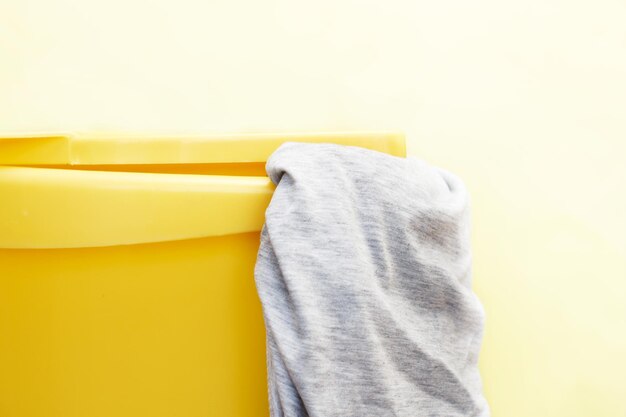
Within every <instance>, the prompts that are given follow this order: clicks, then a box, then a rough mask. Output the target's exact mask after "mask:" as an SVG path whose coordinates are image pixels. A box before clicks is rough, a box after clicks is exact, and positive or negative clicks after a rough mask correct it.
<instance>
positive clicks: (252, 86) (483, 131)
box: [0, 0, 626, 417]
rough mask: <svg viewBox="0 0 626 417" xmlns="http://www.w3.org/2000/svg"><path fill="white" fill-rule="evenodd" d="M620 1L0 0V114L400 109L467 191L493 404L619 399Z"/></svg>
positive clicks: (236, 116)
mask: <svg viewBox="0 0 626 417" xmlns="http://www.w3.org/2000/svg"><path fill="white" fill-rule="evenodd" d="M625 22H626V3H624V2H623V1H621V0H614V1H611V0H599V1H587V2H582V1H571V0H547V1H545V0H528V1H517V2H515V1H509V0H507V1H495V0H492V1H490V0H478V1H474V2H467V1H460V0H454V1H452V0H443V1H409V0H403V1H371V0H358V1H357V0H355V1H343V0H318V1H293V0H274V1H252V0H249V1H243V0H219V1H215V0H209V1H207V0H203V1H200V0H198V1H191V0H177V1H165V0H151V1H148V0H140V1H132V0H130V1H129V0H124V1H121V0H107V1H95V0H82V1H79V0H52V1H51V0H36V1H35V0H0V133H2V134H11V133H13V132H24V131H29V132H30V131H58V130H62V131H68V130H69V131H115V132H119V131H122V132H135V131H141V132H158V133H222V132H259V131H261V132H269V131H294V130H296V131H303V130H315V131H320V130H355V129H358V130H363V129H398V130H403V131H405V132H406V133H407V135H408V140H409V153H410V154H411V155H413V156H417V157H420V158H423V159H426V160H427V161H429V162H431V163H433V164H436V165H439V166H441V167H444V168H447V169H449V170H451V171H453V172H455V173H456V174H458V175H459V176H461V177H462V178H463V179H464V180H465V182H466V184H467V185H468V187H469V189H470V192H471V194H472V207H473V222H474V223H473V228H474V234H473V245H474V261H475V263H474V266H475V268H474V280H475V288H476V291H477V292H478V294H479V296H480V297H481V299H482V301H483V302H484V305H485V308H486V312H487V328H486V335H485V344H484V348H483V352H482V358H481V369H482V373H483V378H484V383H485V392H486V395H487V397H488V400H489V402H490V405H491V407H492V410H493V415H494V416H502V417H505V416H506V417H517V416H520V417H522V416H523V417H527V416H550V417H561V416H563V417H565V416H567V417H577V416H581V417H583V416H584V417H588V416H626V401H624V399H625V398H626V384H624V375H626V329H625V327H626V324H625V321H626V299H625V298H626V216H625V213H626V163H625V161H624V159H626V120H625V118H626V24H625Z"/></svg>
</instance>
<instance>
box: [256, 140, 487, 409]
mask: <svg viewBox="0 0 626 417" xmlns="http://www.w3.org/2000/svg"><path fill="white" fill-rule="evenodd" d="M266 170H267V174H268V175H269V177H270V178H271V180H272V181H273V182H274V183H275V184H276V186H277V187H276V190H275V192H274V195H273V197H272V200H271V203H270V205H269V206H268V208H267V210H266V213H265V225H264V226H263V229H262V232H261V245H260V248H259V252H258V257H257V263H256V267H255V281H256V286H257V291H258V294H259V297H260V299H261V303H262V306H263V314H264V320H265V327H266V332H267V365H268V387H269V400H270V412H271V415H272V417H283V416H285V417H296V416H298V417H299V416H310V417H334V416H337V417H339V416H342V417H345V416H355V417H356V416H358V417H367V416H376V417H384V416H400V417H404V416H411V417H414V416H479V417H487V416H488V415H489V408H488V405H487V403H486V401H485V399H484V397H483V394H482V385H481V380H480V375H479V372H478V367H477V362H478V353H479V350H480V345H481V340H482V332H483V322H484V312H483V309H482V306H481V304H480V302H479V301H478V299H477V297H476V296H475V294H474V293H473V292H472V289H471V252H470V245H469V243H470V242H469V240H470V219H469V197H468V194H467V191H466V189H465V186H464V185H463V183H462V182H461V181H460V180H459V179H458V178H457V177H456V176H454V175H453V174H451V173H449V172H447V171H445V170H442V169H439V168H437V167H433V166H430V165H429V164H427V163H425V162H424V161H421V160H419V159H416V158H411V157H409V158H398V157H393V156H390V155H387V154H383V153H380V152H376V151H371V150H367V149H363V148H358V147H352V146H342V145H334V144H308V143H294V142H287V143H284V144H283V145H281V146H280V148H278V149H277V150H276V151H275V152H274V153H273V154H272V155H271V157H270V158H269V160H268V161H267V165H266Z"/></svg>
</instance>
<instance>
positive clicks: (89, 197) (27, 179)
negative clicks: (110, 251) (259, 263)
mask: <svg viewBox="0 0 626 417" xmlns="http://www.w3.org/2000/svg"><path fill="white" fill-rule="evenodd" d="M96 137H97V136H96V135H91V136H87V135H83V136H76V137H74V136H41V137H36V136H34V137H26V136H25V137H22V138H2V139H0V162H2V163H4V164H10V165H28V166H4V167H3V166H0V198H1V199H2V200H3V203H2V204H1V205H0V248H74V247H93V246H111V245H123V244H136V243H149V242H162V241H169V240H180V239H190V238H198V237H205V236H217V235H225V234H233V233H244V232H251V231H259V230H260V229H261V226H262V225H263V219H264V208H265V207H266V206H267V204H268V203H269V200H270V198H271V194H272V191H273V185H272V184H271V182H270V180H269V179H268V178H267V177H266V176H264V167H263V161H264V160H265V158H267V157H268V156H269V155H270V154H271V152H272V151H273V150H275V149H276V148H278V146H279V145H280V144H281V143H283V142H285V141H300V142H302V141H308V142H318V143H319V142H333V143H339V144H343V145H352V146H361V147H366V148H369V149H373V150H378V151H382V152H388V153H390V154H392V155H396V156H402V155H404V154H405V146H404V137H403V136H402V135H401V134H398V133H318V134H278V135H245V136H236V137H234V136H216V137H204V138H202V137H194V138H191V137H187V138H152V139H151V138H150V137H135V138H130V137H108V138H104V139H103V138H98V139H94V138H96ZM47 151H49V153H46V152H47ZM225 161H227V162H228V163H225ZM38 164H41V165H40V166H37V165H38ZM44 167H45V168H44ZM51 167H52V168H51ZM59 168H61V169H59ZM110 171H123V172H110ZM155 173H159V175H155ZM182 173H192V174H213V175H180V174H182ZM215 174H221V175H215ZM224 174H227V175H224ZM238 174H239V175H238ZM240 174H244V175H240ZM250 174H257V175H258V176H249V175H250ZM259 174H261V175H263V176H260V175H259Z"/></svg>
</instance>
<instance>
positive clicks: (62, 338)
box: [0, 134, 404, 417]
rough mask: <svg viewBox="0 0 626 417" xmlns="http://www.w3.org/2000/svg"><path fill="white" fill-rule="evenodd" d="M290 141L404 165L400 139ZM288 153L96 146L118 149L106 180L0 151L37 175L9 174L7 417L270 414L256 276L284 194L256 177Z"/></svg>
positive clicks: (46, 145)
mask: <svg viewBox="0 0 626 417" xmlns="http://www.w3.org/2000/svg"><path fill="white" fill-rule="evenodd" d="M287 137H288V136H282V137H281V138H283V139H285V138H287ZM289 138H290V139H291V140H293V139H294V138H295V139H311V140H312V141H321V140H323V141H333V140H334V139H337V142H340V143H343V144H355V145H367V146H368V147H371V148H373V149H379V150H383V151H387V152H389V153H392V154H395V155H398V156H403V155H404V143H403V139H402V137H401V136H398V135H395V134H390V135H384V134H383V135H379V136H377V139H373V136H368V135H365V136H363V137H361V136H359V135H358V134H356V135H346V136H336V135H335V136H332V137H329V136H327V135H326V136H325V135H318V136H315V137H312V136H310V135H308V136H306V137H300V136H296V137H289ZM333 138H334V139H333ZM280 140H282V139H277V138H270V139H267V138H266V137H257V138H256V139H255V140H254V141H252V140H250V141H248V142H247V146H251V147H253V148H254V147H255V146H256V145H258V148H256V150H248V151H247V153H246V156H245V157H237V156H236V155H235V153H234V151H233V150H232V149H231V148H230V147H231V146H233V149H236V150H237V151H240V150H241V143H242V141H237V140H235V141H233V142H232V143H231V142H228V141H220V142H219V143H220V145H219V147H217V145H216V144H215V143H213V144H211V145H210V146H209V145H207V144H206V143H204V144H203V143H201V142H202V141H200V142H197V143H194V144H193V145H194V147H197V148H203V147H206V149H209V148H211V146H212V147H213V149H214V150H215V151H216V152H217V150H218V148H219V149H221V154H220V155H221V156H220V155H217V156H216V155H214V154H211V153H205V154H202V153H201V154H193V155H192V154H186V156H185V158H183V159H185V160H187V161H192V162H193V163H192V164H189V165H186V164H184V163H181V159H180V158H178V156H176V157H175V158H172V159H171V160H168V159H170V158H169V157H168V153H167V152H163V153H162V152H160V151H159V147H158V146H157V144H158V143H160V142H159V140H157V141H156V142H154V143H152V142H151V141H150V140H149V139H142V140H141V143H140V144H136V143H130V142H127V141H126V140H125V139H124V140H119V141H116V140H115V138H113V139H112V143H111V144H106V143H104V142H102V143H100V142H98V143H96V145H95V146H96V148H95V149H104V148H108V149H109V150H110V151H111V152H113V149H120V151H119V153H117V154H115V155H114V153H110V154H109V156H110V157H111V159H108V158H106V159H102V158H97V156H98V155H99V153H98V152H95V151H94V153H93V154H92V157H91V159H89V160H90V161H92V162H94V163H95V162H97V163H98V164H102V165H76V164H74V165H64V162H63V161H65V163H67V162H68V161H69V162H76V161H77V160H81V161H83V162H84V161H85V158H86V155H87V154H89V153H90V152H88V149H87V147H86V144H87V143H88V142H84V143H82V145H83V147H79V148H80V151H76V149H78V148H74V147H73V146H70V147H69V148H68V147H67V144H68V143H72V141H71V140H69V139H67V138H46V139H42V140H40V139H26V140H24V142H20V141H18V140H15V139H2V140H0V154H1V153H2V150H4V151H6V153H4V154H2V155H3V156H2V157H3V158H4V162H5V163H7V162H9V161H10V162H11V163H12V164H13V165H17V164H20V163H21V164H23V165H31V166H0V203H1V204H0V417H111V416H119V417H126V416H128V417H131V416H132V417H175V416H184V417H252V416H255V417H257V416H266V415H268V404H267V386H266V371H265V369H266V365H265V333H264V328H263V318H262V312H261V306H260V303H259V301H258V298H257V295H256V289H255V286H254V279H253V271H254V263H255V261H256V254H257V250H258V244H259V230H260V228H261V226H262V224H263V218H264V211H265V208H266V206H267V204H268V202H269V200H270V198H271V195H272V191H273V185H272V184H271V183H270V181H269V179H268V178H267V177H265V176H250V174H251V173H252V172H255V170H256V172H258V170H259V168H260V167H261V166H262V164H259V162H260V161H258V160H259V159H262V157H263V155H266V154H267V152H269V149H270V148H272V147H276V146H278V144H279V143H280ZM2 141H6V142H4V144H8V146H7V147H5V148H3V147H2ZM172 142H176V141H175V140H172ZM244 142H245V141H244ZM178 143H179V144H181V145H180V146H181V147H182V148H185V147H186V146H187V145H186V144H183V143H186V142H184V141H179V142H178ZM31 147H32V148H31ZM40 147H41V148H40ZM135 147H140V148H143V149H144V150H146V152H147V153H146V154H144V155H142V154H141V153H139V152H137V153H135V154H134V156H133V157H132V158H131V157H129V156H128V155H126V154H125V153H124V152H122V151H121V149H131V150H132V149H135ZM43 149H47V150H50V154H49V155H48V154H47V153H46V152H44V151H43ZM68 149H74V151H72V150H70V152H69V158H67V159H65V160H64V159H63V158H64V157H66V156H67V155H68V153H67V151H68ZM169 149H170V150H171V148H169ZM178 149H181V148H180V147H179V148H178ZM30 150H32V154H31V152H30ZM75 151H76V152H78V153H75ZM131 154H132V152H131ZM76 155H79V157H77V156H76ZM156 155H159V157H158V158H157V157H156ZM199 155H200V156H199ZM229 156H230V157H232V158H233V159H235V160H237V162H236V163H232V164H224V163H223V162H224V158H226V157H229ZM142 158H143V159H142ZM218 160H219V162H217V161H218ZM44 162H45V163H46V164H48V165H47V167H45V168H43V167H33V166H32V165H37V164H38V163H42V164H43V163H44ZM142 162H143V163H145V164H142ZM166 162H167V163H166ZM118 163H120V165H116V164H118ZM116 169H118V170H119V171H120V172H115V171H116ZM221 169H223V170H224V172H226V173H228V174H229V175H215V174H220V173H221ZM141 171H145V172H141ZM177 172H178V173H177ZM189 172H191V174H189ZM206 173H209V174H213V175H202V174H206ZM238 174H246V175H238Z"/></svg>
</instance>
